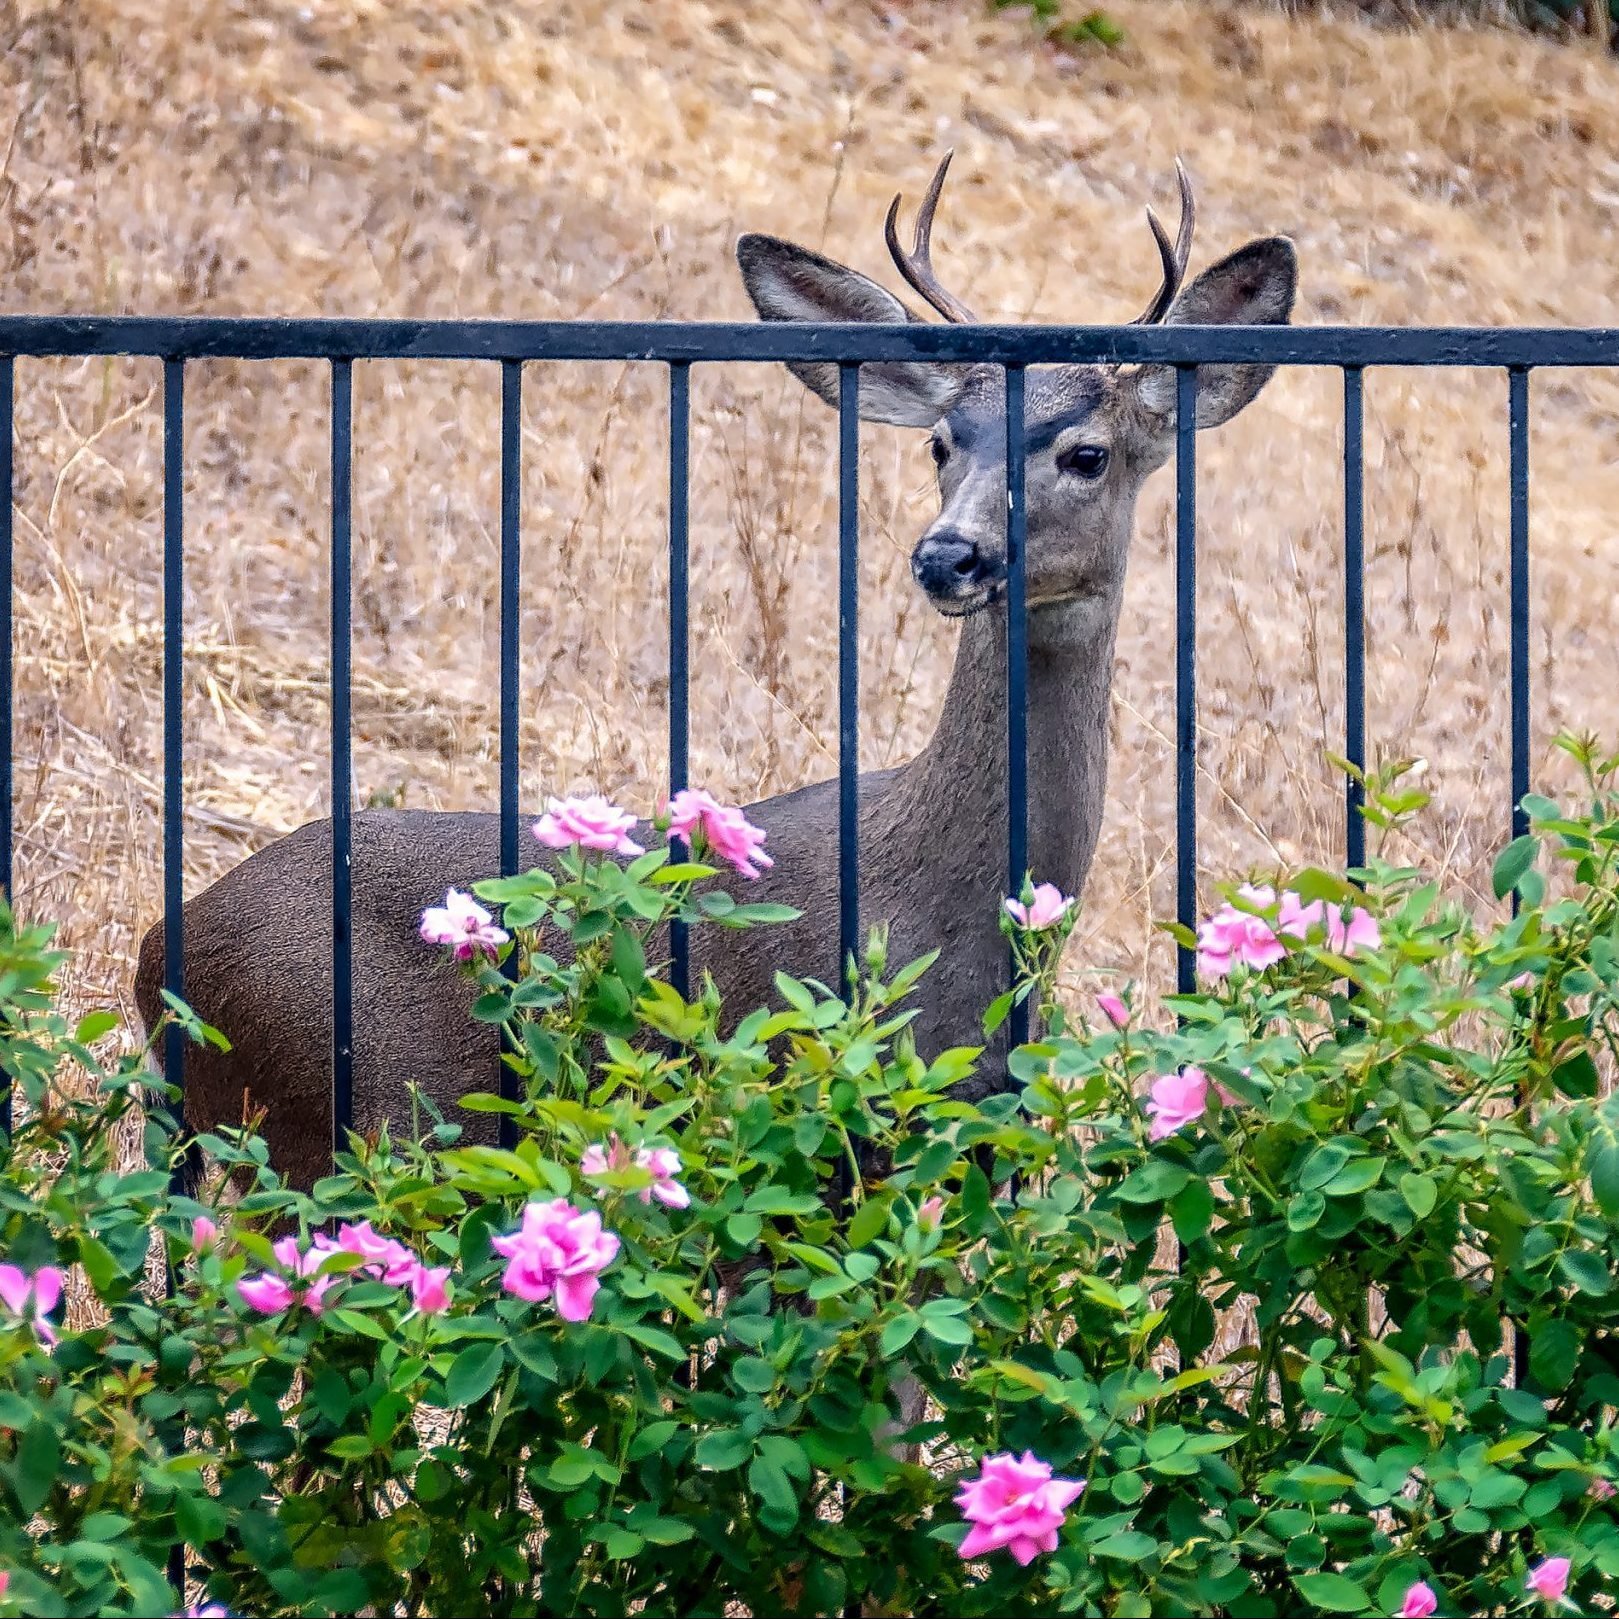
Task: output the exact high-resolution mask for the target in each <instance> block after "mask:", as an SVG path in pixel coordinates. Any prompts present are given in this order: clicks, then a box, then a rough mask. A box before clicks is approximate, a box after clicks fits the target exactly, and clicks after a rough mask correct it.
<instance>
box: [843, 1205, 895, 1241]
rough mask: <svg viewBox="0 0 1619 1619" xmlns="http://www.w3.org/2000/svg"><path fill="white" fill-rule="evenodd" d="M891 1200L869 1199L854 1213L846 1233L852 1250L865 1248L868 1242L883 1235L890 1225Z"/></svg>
mask: <svg viewBox="0 0 1619 1619" xmlns="http://www.w3.org/2000/svg"><path fill="white" fill-rule="evenodd" d="M890 1206H891V1202H890V1199H888V1198H886V1197H869V1198H867V1199H866V1201H865V1202H864V1203H862V1204H861V1205H860V1207H859V1208H858V1209H856V1210H855V1212H854V1218H853V1219H852V1220H851V1221H850V1222H849V1229H848V1232H847V1233H846V1235H847V1238H848V1243H849V1246H850V1247H851V1248H864V1247H865V1246H866V1244H867V1243H868V1242H871V1241H872V1240H873V1239H874V1238H876V1237H879V1236H881V1235H882V1233H883V1230H884V1229H885V1227H886V1226H887V1225H888V1211H889V1208H890Z"/></svg>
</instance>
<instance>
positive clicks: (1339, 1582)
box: [1293, 1574, 1372, 1613]
mask: <svg viewBox="0 0 1619 1619" xmlns="http://www.w3.org/2000/svg"><path fill="white" fill-rule="evenodd" d="M1293 1584H1294V1585H1295V1586H1297V1587H1298V1593H1299V1595H1300V1596H1301V1597H1303V1598H1304V1600H1305V1601H1306V1602H1308V1603H1310V1604H1311V1605H1312V1606H1313V1607H1317V1608H1320V1609H1321V1611H1322V1612H1323V1613H1364V1612H1365V1611H1366V1609H1367V1608H1369V1607H1371V1605H1372V1599H1371V1598H1370V1597H1369V1596H1368V1595H1367V1594H1366V1587H1365V1586H1363V1585H1359V1584H1357V1583H1356V1582H1355V1581H1354V1580H1351V1579H1347V1578H1346V1577H1345V1576H1344V1575H1342V1574H1296V1575H1294V1577H1293Z"/></svg>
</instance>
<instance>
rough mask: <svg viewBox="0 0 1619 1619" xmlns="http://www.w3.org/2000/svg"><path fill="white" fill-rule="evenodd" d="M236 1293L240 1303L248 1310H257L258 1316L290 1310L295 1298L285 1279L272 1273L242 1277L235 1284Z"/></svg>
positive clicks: (265, 1272) (266, 1272)
mask: <svg viewBox="0 0 1619 1619" xmlns="http://www.w3.org/2000/svg"><path fill="white" fill-rule="evenodd" d="M236 1291H237V1292H238V1293H240V1294H241V1295H242V1303H243V1304H245V1305H247V1306H248V1308H249V1309H253V1310H257V1311H258V1312H259V1314H260V1315H279V1314H280V1313H281V1312H282V1311H283V1310H287V1309H291V1307H292V1305H293V1302H294V1300H295V1299H296V1298H297V1294H295V1293H294V1292H293V1290H292V1288H291V1287H290V1286H289V1285H288V1284H287V1282H286V1279H285V1278H284V1277H280V1276H277V1275H275V1274H274V1272H272V1271H264V1272H262V1273H260V1274H259V1275H257V1276H244V1277H243V1278H242V1279H241V1281H239V1282H238V1283H237V1284H236Z"/></svg>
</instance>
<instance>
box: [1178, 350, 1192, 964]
mask: <svg viewBox="0 0 1619 1619" xmlns="http://www.w3.org/2000/svg"><path fill="white" fill-rule="evenodd" d="M1175 915H1176V918H1177V920H1179V922H1180V924H1181V925H1182V927H1188V928H1191V927H1196V926H1197V367H1196V366H1195V365H1182V366H1177V367H1176V369H1175ZM1196 985H1197V959H1196V955H1195V953H1194V952H1193V951H1191V950H1188V949H1187V948H1186V947H1185V946H1184V945H1182V946H1180V947H1179V950H1178V953H1177V956H1176V961H1175V987H1176V989H1177V990H1178V991H1179V992H1180V993H1181V994H1182V995H1189V994H1191V992H1192V991H1193V990H1194V989H1195V988H1196Z"/></svg>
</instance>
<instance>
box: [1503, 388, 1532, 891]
mask: <svg viewBox="0 0 1619 1619" xmlns="http://www.w3.org/2000/svg"><path fill="white" fill-rule="evenodd" d="M1507 418H1508V422H1507V425H1508V430H1509V433H1510V435H1511V440H1512V449H1511V462H1510V487H1511V492H1512V534H1511V542H1510V556H1511V568H1510V581H1511V582H1510V586H1509V593H1510V611H1511V625H1512V627H1511V654H1510V660H1511V675H1512V835H1513V837H1515V838H1517V837H1522V836H1523V834H1524V833H1526V832H1527V831H1528V830H1529V817H1528V815H1526V814H1525V813H1524V810H1523V807H1522V800H1523V795H1524V794H1525V793H1527V792H1528V791H1529V371H1528V368H1527V367H1525V366H1521V365H1515V366H1513V367H1512V368H1511V369H1510V370H1509V371H1508V372H1507ZM1513 904H1514V907H1516V904H1517V896H1516V895H1514V896H1513Z"/></svg>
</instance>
